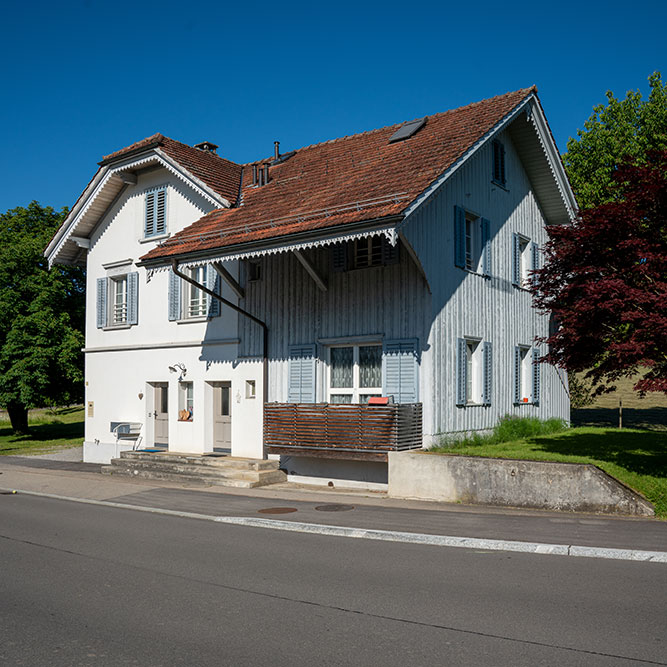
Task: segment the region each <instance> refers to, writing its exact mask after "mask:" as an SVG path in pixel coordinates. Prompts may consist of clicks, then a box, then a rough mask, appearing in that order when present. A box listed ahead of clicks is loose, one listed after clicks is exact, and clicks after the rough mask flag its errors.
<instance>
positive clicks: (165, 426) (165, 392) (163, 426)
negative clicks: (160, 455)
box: [153, 383, 169, 445]
mask: <svg viewBox="0 0 667 667" xmlns="http://www.w3.org/2000/svg"><path fill="white" fill-rule="evenodd" d="M153 417H154V418H155V438H154V440H155V443H154V444H156V445H168V444H169V386H168V385H167V384H166V383H165V384H156V385H155V411H154V412H153Z"/></svg>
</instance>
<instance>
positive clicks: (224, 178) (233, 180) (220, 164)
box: [100, 133, 242, 205]
mask: <svg viewBox="0 0 667 667" xmlns="http://www.w3.org/2000/svg"><path fill="white" fill-rule="evenodd" d="M156 147H159V148H160V149H161V150H162V151H163V152H164V153H165V154H166V155H168V156H169V157H170V158H172V159H173V160H175V161H176V162H178V164H180V165H181V166H182V167H184V168H185V169H186V170H187V171H189V172H190V173H191V174H192V175H193V176H194V177H195V178H197V179H199V180H200V181H201V182H202V183H204V184H205V185H207V186H208V187H209V188H211V189H212V190H213V191H214V192H216V193H217V194H219V195H220V196H221V197H224V198H225V199H226V200H227V201H228V202H229V203H230V204H231V205H234V204H235V203H236V200H237V199H238V196H239V187H240V185H241V181H240V179H241V169H242V167H241V165H238V164H236V163H235V162H231V161H230V160H225V159H224V158H222V157H220V156H219V155H217V154H216V153H212V152H209V151H203V150H200V149H199V148H193V147H192V146H188V145H187V144H182V143H181V142H180V141H174V140H173V139H170V138H169V137H165V136H163V135H162V134H160V133H156V134H153V135H152V136H150V137H146V139H142V140H141V141H137V142H136V143H134V144H132V145H131V146H127V147H126V148H123V149H121V150H119V151H116V152H115V153H111V154H109V155H105V156H104V158H103V159H102V162H100V164H102V165H104V164H109V163H111V162H115V161H116V160H119V159H121V158H123V157H129V156H131V155H134V154H136V153H139V152H141V151H143V150H146V149H149V148H156Z"/></svg>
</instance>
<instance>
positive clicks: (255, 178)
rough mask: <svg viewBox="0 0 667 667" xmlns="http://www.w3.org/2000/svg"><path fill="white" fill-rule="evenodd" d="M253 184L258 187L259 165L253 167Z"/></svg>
mask: <svg viewBox="0 0 667 667" xmlns="http://www.w3.org/2000/svg"><path fill="white" fill-rule="evenodd" d="M252 184H253V185H257V165H256V164H253V165H252Z"/></svg>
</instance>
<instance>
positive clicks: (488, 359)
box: [482, 342, 493, 405]
mask: <svg viewBox="0 0 667 667" xmlns="http://www.w3.org/2000/svg"><path fill="white" fill-rule="evenodd" d="M482 352H483V356H482V366H483V368H482V375H483V378H484V386H483V390H482V391H483V395H482V404H483V405H491V387H492V383H493V366H492V363H493V357H492V354H491V343H489V342H486V343H484V347H483V348H482Z"/></svg>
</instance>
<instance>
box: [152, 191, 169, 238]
mask: <svg viewBox="0 0 667 667" xmlns="http://www.w3.org/2000/svg"><path fill="white" fill-rule="evenodd" d="M155 194H156V204H155V227H154V228H155V234H164V233H165V232H166V231H167V191H166V190H158V191H157V192H156V193H155Z"/></svg>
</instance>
